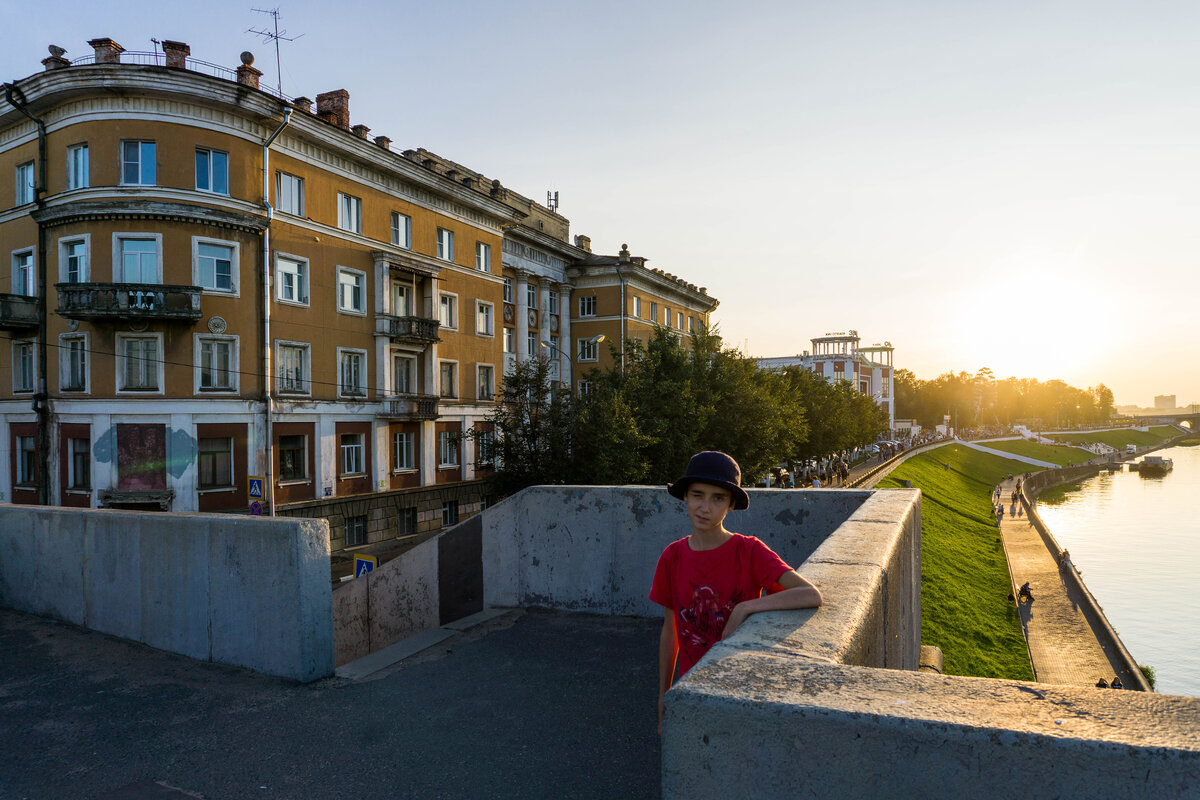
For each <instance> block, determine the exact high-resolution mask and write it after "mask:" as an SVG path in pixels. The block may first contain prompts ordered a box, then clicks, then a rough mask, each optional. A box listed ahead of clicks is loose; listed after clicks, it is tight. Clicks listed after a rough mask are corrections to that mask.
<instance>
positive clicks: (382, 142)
mask: <svg viewBox="0 0 1200 800" xmlns="http://www.w3.org/2000/svg"><path fill="white" fill-rule="evenodd" d="M375 144H377V145H379V146H380V147H382V148H383V149H384V150H390V149H391V148H392V140H391V139H389V138H388V137H386V136H376V137H375Z"/></svg>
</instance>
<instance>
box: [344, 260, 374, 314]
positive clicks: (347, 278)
mask: <svg viewBox="0 0 1200 800" xmlns="http://www.w3.org/2000/svg"><path fill="white" fill-rule="evenodd" d="M337 280H338V297H337V303H338V311H345V312H348V313H351V314H365V313H367V275H366V273H364V272H359V271H358V270H356V269H346V268H345V267H338V278H337Z"/></svg>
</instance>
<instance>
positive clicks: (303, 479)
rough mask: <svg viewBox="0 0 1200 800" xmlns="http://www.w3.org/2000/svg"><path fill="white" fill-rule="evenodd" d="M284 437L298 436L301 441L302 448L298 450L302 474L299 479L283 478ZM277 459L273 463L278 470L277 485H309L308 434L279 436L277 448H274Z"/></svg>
mask: <svg viewBox="0 0 1200 800" xmlns="http://www.w3.org/2000/svg"><path fill="white" fill-rule="evenodd" d="M285 436H298V437H299V438H300V439H302V440H303V446H302V447H301V448H300V457H301V459H302V461H301V471H302V472H303V473H304V474H302V475H301V476H300V477H298V478H297V477H295V476H290V477H287V478H285V477H283V452H284V449H283V439H284V437H285ZM276 451H277V454H278V456H277V459H278V460H276V462H275V466H276V468H277V469H278V470H279V485H280V486H295V485H298V484H301V483H309V482H310V481H311V480H312V476H311V473H310V472H309V464H308V434H307V433H283V434H280V435H279V446H278V447H277V448H276Z"/></svg>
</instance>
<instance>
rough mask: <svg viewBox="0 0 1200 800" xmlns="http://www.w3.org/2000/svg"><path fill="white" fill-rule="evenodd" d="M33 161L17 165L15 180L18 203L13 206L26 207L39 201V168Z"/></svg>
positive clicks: (14, 185)
mask: <svg viewBox="0 0 1200 800" xmlns="http://www.w3.org/2000/svg"><path fill="white" fill-rule="evenodd" d="M34 163H35V162H33V161H26V162H24V163H22V164H17V168H16V174H15V176H14V180H13V187H14V188H15V189H16V191H15V193H14V194H15V200H16V202H15V203H13V205H16V206H24V205H28V204H29V203H32V202H33V201H34V200H35V199H37V168H36V167H35V166H34Z"/></svg>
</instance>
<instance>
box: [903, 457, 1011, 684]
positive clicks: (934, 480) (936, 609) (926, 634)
mask: <svg viewBox="0 0 1200 800" xmlns="http://www.w3.org/2000/svg"><path fill="white" fill-rule="evenodd" d="M943 464H949V469H947V468H946V467H944V466H943ZM1029 467H1030V465H1028V464H1024V463H1022V462H1020V461H1013V460H1011V459H1007V458H1001V457H1000V456H993V455H988V454H986V453H981V452H979V451H978V450H972V449H971V448H968V447H962V446H960V445H947V446H946V447H939V448H937V449H936V450H933V451H931V452H928V453H922V454H921V455H918V456H914V457H913V458H910V459H909V460H908V461H905V462H904V463H903V464H901V465H900V466H899V467H897V468H896V469H895V470H893V471H892V473H891V474H890V475H888V476H887V477H886V478H884V479H883V480H882V481H880V483H879V488H888V487H896V486H900V485H901V483H900V481H901V480H909V481H912V485H913V486H915V487H919V488H920V489H921V491H922V495H923V500H922V504H921V641H922V642H924V643H926V644H934V645H937V646H938V647H940V648H942V656H943V658H944V666H945V670H946V672H947V673H948V674H951V675H974V676H979V677H987V678H1011V679H1016V680H1024V681H1031V680H1033V668H1032V667H1031V666H1030V664H1029V652H1028V649H1027V648H1026V646H1025V636H1024V634H1023V633H1022V631H1021V622H1020V619H1019V618H1018V616H1017V609H1016V607H1015V606H1014V605H1013V604H1012V603H1010V602H1008V600H1007V599H1006V598H1007V597H1008V594H1009V592H1010V591H1011V588H1010V586H1011V585H1010V583H1009V577H1008V564H1007V562H1006V560H1005V557H1004V548H1003V547H1002V546H1001V544H1000V536H999V532H998V531H997V530H996V526H995V524H994V523H993V521H992V514H991V509H992V503H991V492H992V487H993V486H995V485H996V484H997V483H999V482H1000V480H1001V479H1002V478H1003V477H1005V476H1007V475H1008V473H1010V472H1012V473H1019V472H1027V471H1029Z"/></svg>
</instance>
